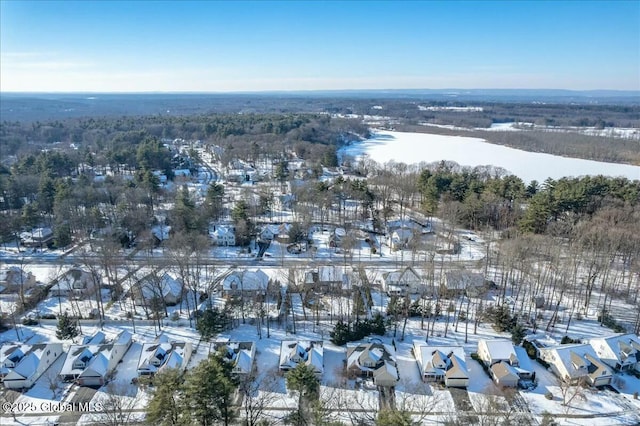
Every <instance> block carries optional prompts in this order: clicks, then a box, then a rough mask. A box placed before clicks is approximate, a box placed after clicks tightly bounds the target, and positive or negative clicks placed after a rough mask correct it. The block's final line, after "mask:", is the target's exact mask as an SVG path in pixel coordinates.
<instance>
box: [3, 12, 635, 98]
mask: <svg viewBox="0 0 640 426" xmlns="http://www.w3.org/2000/svg"><path fill="white" fill-rule="evenodd" d="M0 7H1V9H0V90H1V91H54V92H67V91H93V92H110V91H117V92H145V91H196V92H197V91H214V92H218V91H219V92H227V91H260V90H327V89H407V88H433V89H441V88H534V89H535V88H555V89H576V90H589V89H621V90H640V1H638V0H635V1H603V2H598V1H584V2H582V1H567V2H556V1H544V0H540V1H530V2H527V1H497V2H484V1H468V2H464V1H447V2H436V1H428V2H427V1H425V2H421V1H408V2H398V1H394V2H384V1H376V2H366V1H351V2H348V1H329V2H321V1H305V2H302V1H299V2H294V1H285V2H270V1H259V2H242V1H236V2H223V1H200V2H171V1H164V2H152V1H143V2H124V1H99V2H91V1H82V2H73V1H64V2H53V1H33V2H29V1H17V0H0Z"/></svg>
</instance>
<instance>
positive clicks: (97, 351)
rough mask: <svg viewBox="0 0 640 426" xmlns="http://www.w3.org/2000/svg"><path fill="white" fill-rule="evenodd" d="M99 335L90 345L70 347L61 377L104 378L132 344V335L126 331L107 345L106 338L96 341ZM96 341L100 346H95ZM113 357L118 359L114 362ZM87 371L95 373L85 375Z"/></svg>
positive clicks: (97, 334)
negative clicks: (97, 376)
mask: <svg viewBox="0 0 640 426" xmlns="http://www.w3.org/2000/svg"><path fill="white" fill-rule="evenodd" d="M99 333H101V332H98V333H96V334H95V335H94V336H93V337H94V338H93V339H91V341H90V344H86V345H72V346H70V347H69V350H68V351H67V357H66V359H65V360H64V364H63V365H62V369H61V370H60V376H63V377H65V376H80V375H83V376H86V375H89V376H96V374H98V375H101V376H102V377H104V376H105V375H106V374H107V373H108V368H109V365H115V364H116V363H117V361H119V360H120V359H121V358H122V356H123V355H124V353H125V352H126V350H127V349H128V348H129V345H130V344H131V337H132V336H131V333H129V332H128V331H126V330H123V331H122V332H120V333H119V334H118V335H117V336H116V338H115V339H114V340H113V341H112V342H111V343H107V344H105V343H104V341H105V340H104V338H103V339H102V340H99V339H98V340H95V338H96V337H98V336H99ZM102 336H104V334H102ZM94 340H95V341H98V342H99V344H94V343H95V342H94ZM116 349H117V350H116ZM113 357H117V358H118V359H114V360H112V358H113ZM96 359H97V360H96ZM79 360H82V362H80V363H77V362H76V361H79ZM105 360H106V362H105ZM103 364H104V365H103ZM86 370H91V371H93V373H91V372H89V373H87V374H83V372H84V371H86Z"/></svg>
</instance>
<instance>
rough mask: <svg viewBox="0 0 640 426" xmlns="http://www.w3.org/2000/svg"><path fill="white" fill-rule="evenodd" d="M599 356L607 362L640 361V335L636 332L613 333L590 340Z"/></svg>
mask: <svg viewBox="0 0 640 426" xmlns="http://www.w3.org/2000/svg"><path fill="white" fill-rule="evenodd" d="M589 344H590V345H591V346H592V347H593V348H594V349H595V351H596V353H597V355H598V357H600V359H602V360H603V361H604V362H606V363H607V364H609V365H611V366H613V367H615V365H616V364H620V365H623V364H632V365H633V364H635V363H640V337H638V336H636V335H635V334H613V335H611V336H607V337H597V338H594V339H590V340H589Z"/></svg>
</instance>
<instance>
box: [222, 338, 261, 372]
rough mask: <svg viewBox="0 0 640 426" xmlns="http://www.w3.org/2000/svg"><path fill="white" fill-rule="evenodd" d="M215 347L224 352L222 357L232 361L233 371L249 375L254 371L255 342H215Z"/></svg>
mask: <svg viewBox="0 0 640 426" xmlns="http://www.w3.org/2000/svg"><path fill="white" fill-rule="evenodd" d="M214 348H215V350H216V351H218V352H220V353H221V354H222V359H223V360H225V361H226V362H228V363H231V365H232V370H231V372H232V373H233V374H236V375H249V374H251V373H252V372H253V366H254V362H255V359H256V344H255V342H215V343H214Z"/></svg>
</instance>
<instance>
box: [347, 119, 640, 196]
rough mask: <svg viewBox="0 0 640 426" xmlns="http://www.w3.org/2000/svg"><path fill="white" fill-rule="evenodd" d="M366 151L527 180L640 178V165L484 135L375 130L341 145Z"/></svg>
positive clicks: (376, 156) (350, 151)
mask: <svg viewBox="0 0 640 426" xmlns="http://www.w3.org/2000/svg"><path fill="white" fill-rule="evenodd" d="M362 154H367V155H368V156H369V157H370V158H371V159H372V160H375V161H377V162H379V163H385V162H387V161H389V160H394V161H397V162H402V163H407V164H413V163H420V162H425V163H433V162H437V161H441V160H447V161H455V162H456V163H458V164H460V165H462V166H471V167H475V166H483V165H493V166H496V167H501V168H504V169H506V170H508V171H509V172H511V173H513V174H515V175H516V176H518V177H520V178H521V179H522V180H523V181H525V182H527V183H528V182H530V181H532V180H537V181H538V182H544V181H545V180H546V179H547V178H552V179H559V178H561V177H564V176H583V175H600V174H601V175H606V176H624V177H626V178H629V179H640V167H638V166H631V165H626V164H615V163H605V162H600V161H591V160H582V159H577V158H568V157H560V156H557V155H551V154H543V153H538V152H527V151H522V150H519V149H513V148H509V147H506V146H501V145H494V144H490V143H488V142H485V141H484V140H483V139H477V138H468V137H461V136H445V135H434V134H427V133H410V132H392V131H376V133H375V134H374V136H373V137H372V138H371V139H368V140H366V141H363V142H355V143H353V144H352V145H350V146H347V147H346V148H343V149H342V155H349V156H352V157H358V156H360V155H362Z"/></svg>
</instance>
